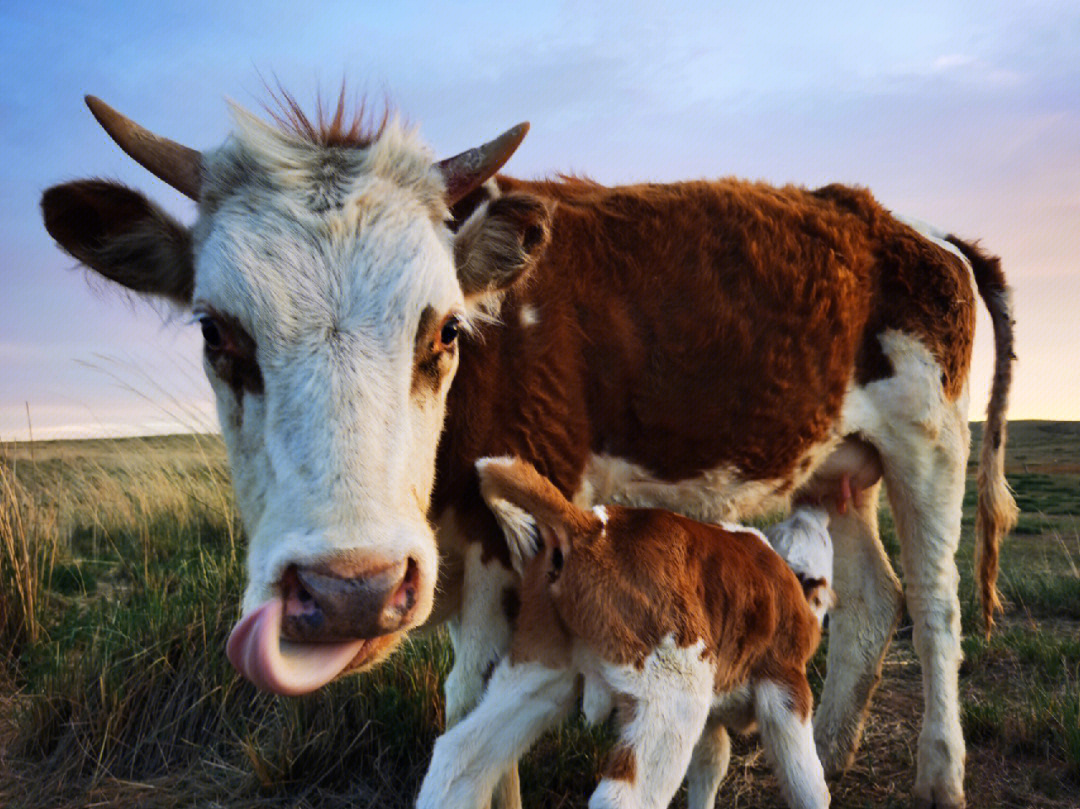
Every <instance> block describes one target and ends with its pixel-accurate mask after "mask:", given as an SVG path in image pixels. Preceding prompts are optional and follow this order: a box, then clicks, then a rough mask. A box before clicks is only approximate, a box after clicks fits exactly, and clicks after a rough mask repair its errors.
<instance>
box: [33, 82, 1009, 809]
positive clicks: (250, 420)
mask: <svg viewBox="0 0 1080 809" xmlns="http://www.w3.org/2000/svg"><path fill="white" fill-rule="evenodd" d="M286 101H287V102H288V103H286V104H284V105H283V109H282V112H281V113H279V114H277V115H276V116H275V117H276V118H277V121H276V123H275V124H270V123H266V122H264V121H262V120H261V119H259V118H257V117H256V116H253V115H251V114H250V113H247V112H245V111H243V110H241V109H237V110H236V112H235V129H234V131H233V133H232V135H231V137H230V138H229V139H228V140H226V141H225V143H224V144H223V145H222V146H220V147H218V148H215V149H210V150H207V151H205V152H199V151H197V150H194V149H191V148H189V147H186V146H184V145H182V144H178V143H176V142H174V141H171V140H169V139H167V138H163V137H160V136H157V135H155V134H153V133H152V132H150V131H149V130H147V129H145V128H143V127H141V126H140V125H138V124H136V123H135V122H133V121H131V120H130V119H128V118H126V117H124V116H123V115H121V114H120V113H118V112H117V111H116V110H114V109H112V108H111V107H109V106H108V105H106V104H104V102H101V101H100V100H98V99H95V98H92V97H88V99H87V103H88V104H89V105H90V108H91V111H92V112H93V113H94V115H95V116H96V117H97V119H98V120H99V122H100V123H101V124H102V125H103V127H104V128H105V129H106V131H107V132H108V133H109V135H110V136H111V137H112V138H113V139H114V140H115V141H116V142H117V143H118V144H119V145H120V146H121V148H123V149H124V150H125V151H126V152H127V153H128V154H129V155H130V156H132V157H133V158H134V159H135V160H137V161H138V162H140V163H141V164H142V165H143V166H144V167H146V168H147V169H148V170H150V171H151V172H152V173H154V174H155V175H156V176H158V177H160V178H161V179H163V180H165V181H166V182H168V183H170V184H171V185H173V186H174V187H175V188H177V189H178V190H179V191H181V192H182V193H184V194H185V195H187V196H188V197H190V198H192V199H193V200H196V201H197V203H198V217H197V219H196V221H195V223H194V225H193V226H191V227H187V226H185V225H183V224H181V223H180V222H178V221H176V220H175V219H174V218H172V217H170V216H169V215H167V214H166V213H164V212H163V211H162V210H161V209H160V208H159V207H158V206H156V205H155V204H153V203H152V202H150V201H149V200H148V199H147V198H146V197H145V196H143V195H142V194H140V193H139V192H137V191H135V190H133V189H130V188H127V187H125V186H123V185H120V184H117V183H112V182H104V181H100V180H82V181H74V182H69V183H65V184H62V185H59V186H54V187H52V188H50V189H48V190H46V191H45V193H44V195H43V198H42V211H43V216H44V220H45V225H46V228H47V229H48V231H49V233H50V234H51V235H52V236H53V237H54V238H55V240H56V241H57V242H58V243H59V245H60V246H61V247H62V248H63V249H65V250H66V251H67V252H68V253H69V254H71V255H72V256H74V257H75V258H76V259H77V260H79V261H80V262H82V263H83V264H85V265H86V266H88V267H89V268H90V269H92V270H93V271H95V272H97V273H98V274H100V275H102V276H103V277H105V278H107V279H109V280H111V281H113V282H116V283H117V284H120V285H121V286H124V287H126V288H128V289H129V290H132V291H134V292H135V293H139V294H142V295H147V296H153V297H157V298H160V299H164V300H166V301H169V302H171V303H172V304H173V305H174V306H176V307H178V308H180V309H181V310H186V311H188V312H191V313H192V314H193V316H194V317H195V318H196V319H197V320H198V322H199V323H200V324H201V328H202V333H203V337H204V343H205V350H204V356H203V360H204V366H205V369H206V373H207V376H208V378H209V380H210V383H211V386H212V387H213V389H214V393H215V398H216V403H217V409H218V415H219V420H220V423H221V429H222V434H223V437H224V441H225V445H226V448H227V451H228V456H229V463H230V468H231V472H232V477H233V481H234V488H235V491H236V496H237V503H238V507H239V510H240V512H241V515H242V519H243V523H244V526H245V528H246V532H247V535H248V538H249V547H248V552H247V559H246V568H247V585H246V589H245V592H244V596H243V602H242V617H241V618H240V620H239V621H238V623H237V625H236V627H235V629H234V630H233V633H232V636H231V637H230V639H229V644H228V653H229V656H230V659H231V660H232V661H233V662H234V664H235V665H236V667H237V668H238V669H239V670H240V671H241V672H242V673H243V674H244V675H245V676H246V677H248V678H249V679H251V680H253V681H254V682H255V683H256V684H258V685H260V686H262V687H264V688H268V689H270V690H274V691H278V692H281V693H301V692H305V691H310V690H313V689H315V688H318V687H320V686H321V685H322V684H324V683H325V682H327V681H329V680H331V679H333V678H335V677H337V676H339V675H341V674H343V673H345V672H349V671H360V670H364V669H367V668H370V667H371V666H373V665H375V664H376V663H377V662H379V661H380V660H382V659H384V658H385V657H386V656H387V655H388V654H389V653H390V652H391V651H392V650H393V649H394V648H395V647H396V646H397V645H398V643H399V642H400V640H401V639H402V638H403V637H404V636H405V635H406V634H407V633H408V632H410V631H412V630H414V629H416V628H418V627H420V626H423V625H434V624H436V623H439V622H445V623H446V624H447V625H448V627H449V634H450V638H451V641H452V643H453V646H454V654H455V660H454V666H453V669H452V671H451V673H450V676H449V677H448V679H447V682H446V719H447V724H448V725H450V726H452V725H453V724H454V723H456V722H457V721H459V720H460V719H461V718H462V717H463V716H464V715H465V714H466V713H467V712H468V711H469V710H470V709H471V708H472V707H473V706H474V705H475V704H476V703H477V701H478V699H479V698H480V696H481V694H482V691H483V688H484V683H485V676H486V674H487V673H488V672H489V671H490V670H491V668H492V666H493V665H494V664H495V663H496V662H497V661H498V660H499V659H501V658H502V656H503V655H504V654H505V652H506V650H507V649H508V645H509V641H510V635H511V627H512V623H513V619H514V616H515V611H516V606H517V604H518V603H519V596H518V588H519V584H520V582H519V580H518V577H517V576H516V575H515V574H514V572H513V571H512V569H511V565H510V559H509V556H508V550H507V547H506V543H505V542H504V541H503V539H502V535H501V532H500V529H499V526H498V524H497V522H496V520H495V518H494V516H493V515H492V513H491V511H490V510H489V509H488V508H487V507H486V506H485V504H484V502H483V498H482V497H481V494H480V490H479V484H478V480H477V476H476V472H475V469H474V463H475V461H476V460H477V459H478V458H480V457H483V456H501V455H513V456H518V457H521V458H523V459H525V460H527V461H529V462H530V463H532V464H533V465H534V466H535V467H536V468H537V469H538V470H539V471H540V472H541V473H542V474H543V475H545V476H546V477H548V478H549V479H550V480H552V481H553V483H554V484H555V486H556V487H557V488H558V489H559V490H560V491H561V492H563V493H564V494H566V495H567V496H569V497H571V498H572V499H573V500H574V501H575V502H576V503H578V504H582V505H585V504H589V503H621V504H624V505H632V506H649V507H662V508H667V509H669V510H672V511H676V512H679V513H682V514H685V515H688V516H691V517H695V518H698V519H703V520H706V521H710V522H720V521H723V520H729V519H735V518H740V519H741V518H746V517H750V516H752V515H755V514H760V513H764V512H767V511H771V510H773V509H777V508H784V507H786V506H787V505H788V504H789V503H790V502H792V501H793V500H794V499H797V497H798V496H799V493H800V491H801V490H802V489H804V488H807V489H813V488H815V485H816V484H815V482H814V478H815V471H817V470H819V469H826V470H828V475H829V476H831V477H832V478H835V477H836V476H840V477H841V478H842V477H844V476H845V475H846V476H848V477H849V478H853V477H858V475H859V474H860V473H859V470H846V469H844V468H843V466H844V465H843V463H842V462H835V461H830V457H831V456H832V454H833V453H834V452H835V451H836V450H837V449H838V448H839V449H841V450H842V449H843V448H845V447H848V446H850V445H851V443H852V442H855V443H856V444H857V445H858V446H865V447H867V448H868V449H867V450H866V451H865V452H857V453H854V455H855V456H856V457H865V455H867V454H870V455H871V456H872V457H874V458H875V463H877V464H879V465H880V468H881V474H882V478H883V481H884V484H885V488H886V491H887V494H888V497H889V501H890V503H891V506H892V510H893V514H894V517H895V521H896V526H897V532H898V536H899V542H900V547H901V562H902V564H903V567H904V573H905V587H906V597H907V606H908V609H909V611H910V613H911V616H912V619H913V623H914V645H915V650H916V652H917V654H918V656H919V660H920V662H921V665H922V676H923V686H924V688H923V691H924V712H923V719H922V730H921V732H920V735H919V742H918V755H917V772H916V777H915V784H914V794H915V797H916V799H917V801H918V802H919V803H921V804H922V805H925V806H937V807H957V806H962V805H964V792H963V771H964V756H965V753H964V740H963V736H962V733H961V729H960V720H959V707H958V693H957V690H958V667H959V662H960V656H961V652H960V605H959V600H958V595H957V580H958V574H957V569H956V563H955V560H954V555H955V551H956V548H957V544H958V541H959V537H960V518H961V503H962V499H963V488H964V472H965V465H966V459H967V455H968V451H969V429H968V424H967V409H968V384H967V383H968V373H969V367H970V358H971V350H972V342H973V336H974V327H975V311H976V300H977V298H976V296H979V297H981V298H982V300H983V302H984V303H985V305H986V307H987V309H988V310H989V312H990V315H991V319H992V323H993V329H994V336H995V366H994V367H995V370H994V377H993V383H992V386H991V393H990V401H989V405H988V410H987V422H986V426H985V430H984V438H983V443H982V454H981V458H980V462H979V477H978V489H979V497H978V514H977V520H976V533H977V541H976V561H977V567H978V581H979V587H980V594H981V597H982V605H983V616H984V618H985V623H986V626H987V628H989V626H990V625H991V622H992V616H993V612H994V610H995V608H997V607H998V606H999V604H998V600H997V594H996V590H995V581H996V576H997V562H998V558H997V551H998V546H999V542H1000V539H1001V537H1002V535H1003V533H1004V532H1006V531H1007V530H1008V529H1009V527H1010V526H1011V524H1012V523H1013V522H1014V521H1015V515H1016V507H1015V503H1014V502H1013V499H1012V497H1011V494H1010V493H1009V490H1008V487H1007V485H1006V483H1005V479H1004V466H1003V457H1004V448H1005V421H1004V414H1005V410H1006V406H1007V398H1008V389H1009V385H1010V381H1011V369H1012V360H1013V356H1012V319H1011V307H1010V292H1009V288H1008V286H1007V283H1006V280H1005V276H1004V273H1003V272H1002V270H1001V267H1000V262H999V261H998V260H997V259H996V258H993V257H992V256H990V255H988V254H987V253H985V252H984V251H983V250H982V249H981V248H979V247H978V246H976V245H974V244H972V243H968V242H965V241H963V240H961V239H959V238H956V237H954V236H945V235H944V234H941V233H938V232H937V231H933V230H931V229H929V228H927V227H924V226H915V225H913V224H909V223H907V222H905V221H901V220H900V219H898V218H896V217H894V216H892V215H891V214H890V213H889V212H888V211H886V210H885V209H884V208H883V207H882V206H881V205H880V204H879V203H878V202H877V201H876V200H875V199H874V198H873V196H872V195H871V194H870V193H869V192H868V191H866V190H864V189H861V188H852V187H845V186H840V185H829V186H825V187H823V188H818V189H816V190H808V189H805V188H801V187H794V186H785V187H774V186H770V185H766V184H762V183H748V182H743V181H739V180H734V179H726V180H718V181H710V182H705V181H695V182H682V183H673V184H644V185H633V186H624V187H614V188H607V187H604V186H601V185H599V184H596V183H593V182H590V181H587V180H584V179H580V178H573V177H558V178H554V179H549V180H538V181H525V180H520V179H515V178H511V177H508V176H503V175H498V176H496V172H497V171H498V170H499V168H500V167H501V166H502V165H503V164H504V163H505V162H506V160H507V159H509V156H510V154H511V153H512V152H513V151H514V149H515V148H516V147H517V145H518V144H519V143H520V142H521V139H522V138H523V137H524V134H525V130H526V126H525V125H522V126H519V127H515V128H514V129H512V130H510V131H508V132H507V133H505V134H504V135H502V136H500V137H498V138H496V139H494V140H493V141H491V142H489V143H487V144H485V145H484V146H481V147H477V148H476V149H472V150H469V151H467V152H464V153H462V154H460V155H458V156H456V157H453V158H447V159H444V160H442V161H436V160H435V159H434V158H433V157H432V156H431V154H430V153H429V151H428V150H427V148H426V147H425V146H424V145H423V144H422V142H421V141H420V139H419V136H418V134H417V133H416V132H415V131H414V130H410V129H407V128H405V127H404V126H403V125H402V124H400V123H399V122H398V121H397V119H395V118H387V119H384V120H383V121H382V123H381V124H380V125H379V126H377V127H375V126H365V125H363V124H362V121H361V118H359V117H358V118H355V119H352V120H351V123H350V119H349V116H348V115H347V114H346V111H345V110H344V108H343V104H342V103H341V101H340V100H339V103H338V107H337V110H336V111H335V113H334V114H333V116H332V117H330V116H326V117H324V116H323V115H322V114H321V113H320V115H319V118H318V119H317V120H316V121H315V122H314V123H313V122H312V121H311V120H310V119H309V118H307V117H305V116H304V115H303V114H302V113H301V112H300V110H299V107H298V106H297V105H296V104H295V102H292V101H290V100H288V99H286ZM871 450H872V453H871ZM841 461H842V458H841ZM860 463H861V461H860ZM880 488H881V485H880V484H874V485H872V486H870V488H869V489H867V490H866V491H865V492H864V493H863V495H862V497H861V499H860V502H859V503H858V504H856V505H855V506H854V507H853V508H850V509H848V510H847V511H846V513H845V514H842V515H841V514H832V512H831V511H830V519H831V523H830V530H831V532H832V536H833V543H834V547H835V551H836V567H835V582H834V587H835V590H836V592H837V596H838V599H839V602H838V606H837V608H836V609H835V610H834V611H833V613H832V614H831V616H830V633H831V642H830V643H829V648H828V676H827V679H826V682H825V686H824V689H823V693H822V696H821V701H820V705H819V708H818V710H817V712H816V714H815V719H814V723H815V738H816V741H817V746H818V750H819V753H820V755H821V759H822V761H823V763H824V766H825V769H826V771H827V772H830V773H838V772H842V771H843V770H844V769H845V768H846V767H847V766H848V765H849V764H850V762H851V760H852V756H853V755H854V751H855V750H856V748H857V745H858V742H859V739H860V735H861V732H862V726H863V722H864V718H865V714H866V710H867V707H868V705H869V701H870V697H871V695H872V693H873V691H874V689H875V688H876V686H877V684H878V681H879V679H880V676H881V664H882V660H883V657H884V654H885V652H886V650H887V647H888V644H889V642H890V640H891V637H892V634H893V631H894V629H895V627H896V625H897V622H898V619H899V615H900V609H901V605H902V598H903V595H904V594H903V593H902V590H901V586H900V584H899V581H898V579H897V577H896V575H895V573H894V572H893V570H892V567H891V565H890V563H889V561H888V558H887V556H886V554H885V553H884V550H883V548H882V545H881V542H880V539H879V536H878V528H877V504H878V497H879V492H880ZM436 594H438V598H436ZM497 798H498V801H499V802H501V803H503V804H505V805H509V806H513V805H517V803H518V802H519V798H518V790H517V786H516V769H514V770H512V771H511V772H509V773H508V774H507V776H506V778H505V779H503V781H502V782H501V786H500V787H499V789H498V795H497Z"/></svg>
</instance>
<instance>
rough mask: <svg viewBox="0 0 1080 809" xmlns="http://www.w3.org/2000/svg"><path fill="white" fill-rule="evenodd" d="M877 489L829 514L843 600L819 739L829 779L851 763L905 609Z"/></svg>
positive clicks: (832, 622)
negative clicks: (882, 533) (881, 532)
mask: <svg viewBox="0 0 1080 809" xmlns="http://www.w3.org/2000/svg"><path fill="white" fill-rule="evenodd" d="M879 489H880V484H878V485H875V486H873V487H871V488H870V489H867V490H866V492H865V494H864V496H862V497H860V498H858V502H857V503H852V504H851V507H850V508H848V509H846V513H844V514H839V513H838V512H837V510H836V509H835V508H830V511H829V534H830V535H831V536H832V541H833V558H834V560H835V561H834V573H833V576H834V579H835V581H834V582H833V589H834V590H835V591H836V596H837V603H836V606H835V607H834V608H833V610H832V611H831V612H830V613H829V652H828V676H827V677H826V678H825V687H824V689H823V690H822V693H821V704H820V705H819V707H818V709H817V712H816V714H815V716H814V736H815V739H816V741H817V749H818V755H819V756H820V757H821V762H822V764H823V765H824V767H825V772H827V773H829V774H831V775H836V774H839V773H841V772H843V771H844V770H846V769H847V768H848V767H849V766H850V765H851V761H852V758H853V757H854V755H855V750H856V749H857V748H858V746H859V740H860V738H861V737H862V730H863V723H864V721H865V718H866V714H867V711H868V710H869V707H870V698H871V697H872V696H873V694H874V690H875V689H876V688H877V685H878V683H879V682H880V681H881V664H882V661H884V659H885V653H886V652H887V651H888V649H889V642H890V641H891V640H892V636H893V633H894V632H895V631H896V624H897V622H898V621H899V619H900V610H901V606H902V604H903V597H902V595H901V590H900V582H899V581H898V580H897V578H896V574H895V573H894V572H893V569H892V565H891V564H890V563H889V559H888V557H887V556H886V555H885V549H884V548H883V547H882V545H881V539H880V537H879V536H878V519H877V509H878V492H879Z"/></svg>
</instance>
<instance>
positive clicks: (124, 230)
mask: <svg viewBox="0 0 1080 809" xmlns="http://www.w3.org/2000/svg"><path fill="white" fill-rule="evenodd" d="M41 213H42V216H43V217H44V219H45V229H46V230H47V231H49V235H51V236H52V237H53V238H54V239H56V241H57V243H58V244H59V245H60V246H61V247H62V248H63V249H64V250H65V251H66V252H68V253H69V254H70V255H72V256H74V257H75V258H76V259H78V260H79V261H81V262H82V263H83V264H85V265H86V266H87V267H89V268H90V269H92V270H94V271H95V272H96V273H98V274H99V275H101V276H103V277H105V278H107V279H109V280H110V281H113V282H115V283H117V284H120V285H121V286H123V287H126V288H127V289H130V290H132V291H134V292H138V293H140V294H144V295H155V296H158V297H161V298H165V299H167V300H169V301H170V302H172V303H173V304H176V305H178V306H181V307H186V306H188V305H189V304H190V303H191V294H192V288H193V286H194V279H195V270H194V262H193V259H192V252H191V234H190V232H189V231H188V229H187V228H186V227H184V226H183V225H181V224H180V223H179V222H177V221H176V220H175V219H173V218H172V217H171V216H169V215H168V214H167V213H165V212H164V211H163V210H161V208H159V207H158V206H156V205H154V203H152V202H150V200H148V199H147V198H146V197H144V196H143V195H142V194H140V193H139V192H138V191H134V190H133V189H130V188H128V187H126V186H123V185H120V184H119V183H112V182H107V181H104V180H79V181H76V182H72V183H64V184H63V185H56V186H53V187H52V188H49V189H48V190H46V191H45V193H44V194H43V195H42V197H41Z"/></svg>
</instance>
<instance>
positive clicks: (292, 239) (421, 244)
mask: <svg viewBox="0 0 1080 809" xmlns="http://www.w3.org/2000/svg"><path fill="white" fill-rule="evenodd" d="M241 122H242V124H243V125H244V127H245V128H244V129H241V130H240V134H239V136H238V137H237V138H235V139H234V141H233V142H231V143H230V144H229V145H227V146H226V147H225V148H224V149H222V150H221V151H220V152H219V153H218V154H216V155H213V156H211V157H210V158H209V159H208V160H207V162H206V171H205V179H204V187H205V188H206V191H207V198H208V199H209V200H210V204H204V208H210V210H207V211H205V212H204V214H203V217H202V218H201V219H200V221H199V223H198V224H197V225H196V227H195V229H194V237H195V238H194V254H195V287H194V294H193V298H192V310H193V313H194V314H195V316H196V317H199V318H200V319H202V321H203V324H204V331H206V332H208V333H209V335H210V338H211V340H213V341H216V342H217V343H222V344H223V345H222V346H217V345H208V346H207V350H206V353H205V364H206V370H207V375H208V377H209V379H210V381H211V384H212V385H213V387H214V390H215V393H216V395H217V404H218V413H219V416H220V420H221V428H222V433H223V435H224V437H225V441H226V444H227V446H228V449H229V457H230V461H231V464H232V471H233V476H234V480H235V485H236V491H237V497H238V501H239V504H240V509H241V511H242V513H243V517H244V523H245V525H246V526H247V528H248V533H249V537H250V543H251V544H250V549H249V551H248V575H249V580H248V586H247V591H246V593H245V596H244V611H245V612H250V611H252V610H254V609H256V608H257V607H258V606H259V605H260V604H263V603H264V602H266V601H267V600H269V599H271V598H274V597H276V596H279V595H280V594H281V582H282V577H283V576H284V575H285V573H286V571H287V570H288V569H289V568H290V567H299V568H304V567H306V566H310V565H317V564H326V563H327V560H330V559H337V560H339V564H338V566H339V567H340V568H342V569H345V568H351V569H352V571H357V572H363V571H364V570H365V569H371V570H381V569H384V568H386V567H388V566H393V567H399V566H401V567H403V569H404V568H411V573H410V575H412V576H414V577H415V581H413V582H412V585H413V586H414V588H415V593H414V595H413V596H412V597H413V598H415V603H414V604H413V606H412V608H411V611H410V615H409V620H408V621H407V622H406V624H407V625H406V627H405V628H408V625H412V624H415V623H418V622H422V621H423V620H424V619H426V617H427V615H428V613H429V612H430V609H431V600H432V593H433V590H434V576H435V573H436V566H437V555H436V551H435V542H434V536H433V533H432V530H431V528H430V527H429V525H428V523H427V519H426V509H427V504H428V500H429V497H430V493H431V486H432V479H433V474H434V456H435V447H436V444H437V441H438V435H439V430H440V428H441V425H442V419H443V405H444V402H445V398H446V391H447V388H448V386H449V382H450V380H451V378H452V376H453V372H454V370H455V369H456V367H457V350H456V344H455V343H456V341H451V342H450V344H449V345H443V344H442V332H443V331H444V327H446V326H449V328H448V329H446V330H447V332H448V333H447V336H450V332H452V330H453V328H454V324H455V322H461V323H464V321H465V317H466V311H465V298H464V294H463V293H462V290H461V286H460V284H459V283H458V280H457V277H456V275H455V271H454V265H453V259H452V245H451V242H450V234H449V231H448V230H447V228H446V227H445V225H444V224H443V219H444V218H445V216H446V206H445V204H444V203H443V199H442V198H443V189H442V187H441V183H440V181H439V178H438V176H437V174H436V173H435V172H433V171H432V161H431V160H430V159H423V158H425V155H424V154H423V152H422V151H420V150H419V149H418V148H417V147H416V146H415V145H414V144H413V143H411V142H409V139H408V138H406V137H404V136H402V135H401V133H400V132H398V131H391V132H389V133H387V134H385V135H384V137H383V138H382V139H381V140H379V141H377V142H376V143H375V144H373V145H372V146H371V147H370V148H369V149H367V150H355V152H354V153H352V154H344V155H342V154H336V155H335V156H334V157H335V158H336V160H337V161H338V162H337V164H336V165H335V164H331V163H329V162H328V161H327V159H326V150H318V149H313V148H311V147H310V146H309V145H307V144H296V143H290V142H287V141H285V140H284V139H283V138H281V137H280V136H279V135H277V133H276V132H274V131H273V130H269V129H268V128H267V127H265V125H263V124H261V123H259V122H254V121H251V120H248V119H244V118H241ZM260 136H261V137H260ZM336 151H338V152H340V151H342V150H336ZM387 153H389V154H387ZM409 158H412V162H413V165H408V159H409ZM241 166H243V169H241V168H240V167H241ZM383 166H386V167H388V169H389V171H382V170H381V169H382V167H383ZM241 171H243V172H245V174H241V173H240V172H241ZM390 172H397V173H398V176H397V177H393V176H386V175H387V174H389V173H390ZM219 177H221V178H223V181H219V180H218V178H219ZM240 343H243V346H240V345H238V344H240ZM230 354H232V355H231V356H230ZM245 354H246V356H245ZM424 362H429V363H431V364H432V367H431V368H429V369H426V372H425V369H418V368H417V365H418V364H420V363H424ZM245 365H246V366H247V370H246V371H245V369H244V368H243V367H242V366H245ZM245 374H250V375H257V378H256V379H254V380H252V379H247V378H246V376H245Z"/></svg>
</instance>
